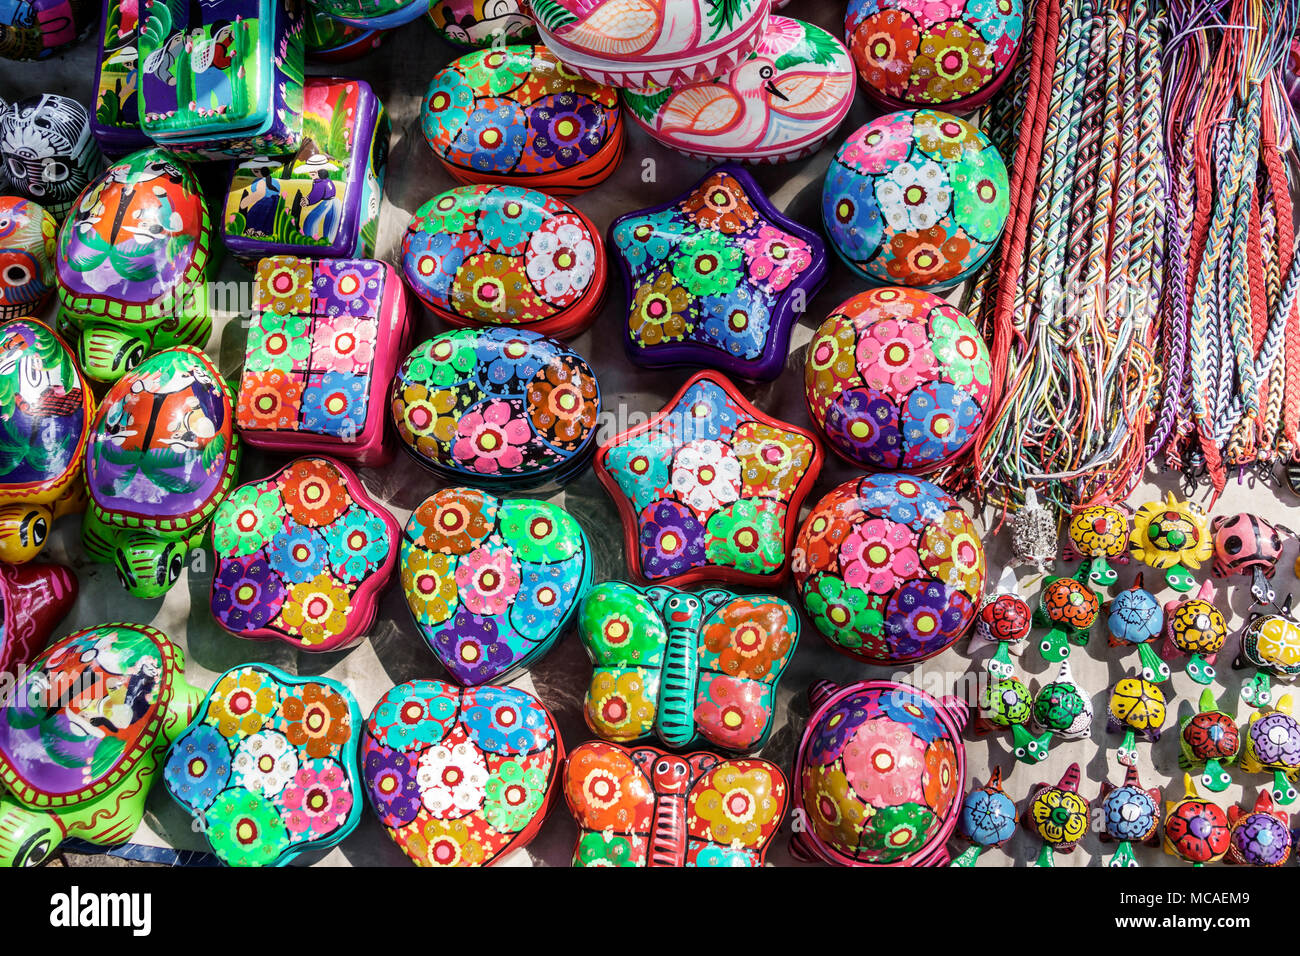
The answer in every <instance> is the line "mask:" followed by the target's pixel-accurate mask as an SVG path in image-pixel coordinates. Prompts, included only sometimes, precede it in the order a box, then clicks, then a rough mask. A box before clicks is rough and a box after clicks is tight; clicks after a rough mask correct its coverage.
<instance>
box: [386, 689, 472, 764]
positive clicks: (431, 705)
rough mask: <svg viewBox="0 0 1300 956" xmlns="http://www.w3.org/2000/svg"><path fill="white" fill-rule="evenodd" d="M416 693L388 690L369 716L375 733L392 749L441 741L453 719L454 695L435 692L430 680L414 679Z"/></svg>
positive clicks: (454, 712)
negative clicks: (417, 687)
mask: <svg viewBox="0 0 1300 956" xmlns="http://www.w3.org/2000/svg"><path fill="white" fill-rule="evenodd" d="M416 684H417V686H419V687H421V689H422V692H421V693H419V694H398V693H397V692H396V691H391V692H389V693H388V694H387V695H385V696H384V697H383V698H382V699H381V700H380V701H379V703H378V705H376V707H375V712H374V714H373V715H372V717H371V721H372V727H373V732H374V734H375V737H376V738H377V739H378V740H379V742H380V743H381V744H383V745H384V746H385V747H390V748H392V749H394V750H424V749H426V748H427V747H429V746H431V745H432V744H436V743H439V742H441V741H442V739H443V738H444V737H446V736H447V733H448V732H449V731H450V730H451V728H452V726H453V725H454V724H455V720H456V708H457V703H456V699H455V698H454V697H451V696H448V695H445V694H441V693H438V692H437V690H436V686H435V685H433V684H432V683H430V682H424V681H421V682H416Z"/></svg>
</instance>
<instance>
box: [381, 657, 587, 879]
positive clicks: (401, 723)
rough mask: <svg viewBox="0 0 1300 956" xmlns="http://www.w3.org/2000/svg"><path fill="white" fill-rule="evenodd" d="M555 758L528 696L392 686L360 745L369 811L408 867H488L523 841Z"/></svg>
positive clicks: (556, 751)
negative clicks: (399, 850) (408, 859)
mask: <svg viewBox="0 0 1300 956" xmlns="http://www.w3.org/2000/svg"><path fill="white" fill-rule="evenodd" d="M563 755H564V750H563V746H562V744H561V743H560V737H559V733H558V731H557V730H556V727H555V719H554V718H553V717H552V716H551V713H550V711H548V710H547V709H546V707H545V706H544V705H543V704H542V703H541V702H540V701H538V700H537V698H535V697H533V696H532V695H531V694H529V693H528V692H527V691H522V690H517V689H515V688H513V687H480V688H477V689H470V690H462V689H461V688H459V687H457V686H456V685H455V684H449V683H446V682H444V681H437V680H417V681H409V682H408V683H405V684H398V685H397V686H396V687H394V688H393V689H392V690H390V691H389V692H388V693H387V694H385V695H384V696H383V698H381V699H380V701H379V703H378V704H376V705H375V709H374V710H373V711H371V713H370V717H369V718H368V719H367V721H366V730H365V735H364V736H363V738H362V741H361V765H362V774H363V775H364V777H365V782H366V791H367V793H369V795H370V806H371V808H372V809H373V810H374V811H375V814H376V815H377V816H378V817H379V822H380V823H381V824H383V826H384V828H385V829H387V830H388V834H389V836H391V837H392V838H393V842H394V843H396V844H397V845H398V847H400V848H401V850H402V852H404V853H405V854H406V855H407V856H409V857H410V858H411V860H412V861H413V862H414V863H415V864H416V865H417V866H478V865H483V866H486V865H489V864H491V863H492V862H494V861H495V860H496V859H498V858H499V857H500V856H502V855H503V854H504V853H506V852H508V851H509V850H512V849H517V848H519V847H522V846H523V845H524V844H526V843H527V842H528V841H529V840H531V839H532V835H533V832H534V831H535V830H536V829H537V827H538V826H539V825H540V824H541V821H542V818H543V817H544V816H545V813H546V808H547V806H548V805H549V803H550V799H551V791H552V786H553V784H554V782H555V776H556V773H557V771H558V770H559V765H560V763H561V762H562V759H563Z"/></svg>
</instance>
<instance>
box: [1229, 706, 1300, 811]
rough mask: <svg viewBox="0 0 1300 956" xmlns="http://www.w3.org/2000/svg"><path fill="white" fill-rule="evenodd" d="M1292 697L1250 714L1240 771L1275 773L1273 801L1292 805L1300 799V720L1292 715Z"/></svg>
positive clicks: (1242, 749) (1283, 804)
mask: <svg viewBox="0 0 1300 956" xmlns="http://www.w3.org/2000/svg"><path fill="white" fill-rule="evenodd" d="M1291 708H1292V704H1291V695H1290V694H1284V695H1283V696H1282V697H1281V698H1280V699H1279V700H1278V702H1277V706H1276V707H1274V708H1273V709H1271V710H1260V711H1258V712H1256V713H1254V714H1251V715H1250V720H1249V721H1247V723H1246V733H1245V739H1244V741H1243V743H1242V748H1241V769H1242V770H1244V771H1245V772H1246V773H1267V772H1268V771H1270V770H1271V771H1272V772H1273V799H1274V800H1275V801H1276V802H1277V803H1279V804H1281V805H1282V806H1284V807H1286V806H1290V805H1291V804H1293V803H1295V802H1296V800H1297V798H1300V792H1297V790H1296V775H1297V774H1300V720H1296V718H1295V717H1294V716H1293V715H1292V713H1291Z"/></svg>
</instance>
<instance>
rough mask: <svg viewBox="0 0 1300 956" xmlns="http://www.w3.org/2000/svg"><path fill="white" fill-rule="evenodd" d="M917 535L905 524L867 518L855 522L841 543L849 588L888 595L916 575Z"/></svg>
mask: <svg viewBox="0 0 1300 956" xmlns="http://www.w3.org/2000/svg"><path fill="white" fill-rule="evenodd" d="M916 548H917V536H916V534H915V533H914V532H913V531H912V530H911V529H910V528H908V527H907V525H904V524H898V523H896V522H893V521H889V520H887V519H885V518H870V519H868V520H866V521H863V522H862V523H861V524H859V525H857V527H855V528H854V529H853V531H852V532H850V533H849V535H848V536H847V537H845V539H844V543H843V544H842V545H840V567H841V568H843V569H844V581H845V583H847V584H848V585H849V587H854V588H863V589H865V590H867V591H870V592H871V593H872V594H889V593H890V592H892V591H893V590H894V589H895V588H897V587H898V586H899V585H900V584H901V583H902V582H904V581H908V580H911V579H912V578H914V577H916V575H917V572H918V571H919V570H920V567H921V558H920V555H919V554H917V550H916Z"/></svg>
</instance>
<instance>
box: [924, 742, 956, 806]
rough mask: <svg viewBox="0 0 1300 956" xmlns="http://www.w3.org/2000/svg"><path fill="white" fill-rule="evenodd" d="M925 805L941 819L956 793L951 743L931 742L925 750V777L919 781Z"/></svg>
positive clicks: (954, 754)
mask: <svg viewBox="0 0 1300 956" xmlns="http://www.w3.org/2000/svg"><path fill="white" fill-rule="evenodd" d="M921 788H922V789H923V790H924V791H925V802H926V805H927V806H928V807H929V808H930V809H931V810H933V811H934V815H935V816H936V817H938V818H939V819H943V817H944V815H945V814H946V813H947V812H948V807H949V806H950V805H951V804H952V800H953V797H954V796H955V795H956V793H957V754H956V753H955V752H954V751H953V748H952V742H951V741H948V740H932V741H930V744H929V746H927V747H926V748H925V775H924V777H923V778H922V780H921Z"/></svg>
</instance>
